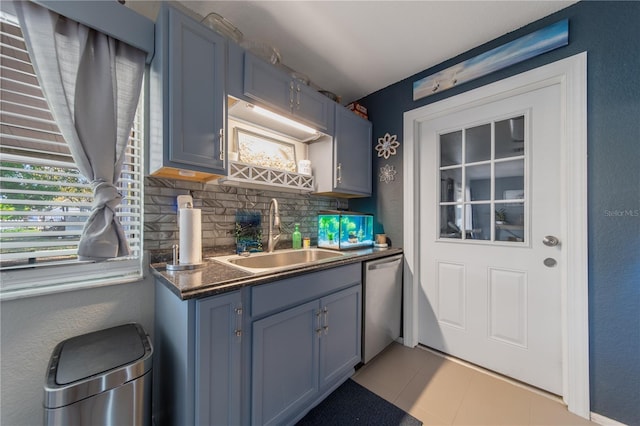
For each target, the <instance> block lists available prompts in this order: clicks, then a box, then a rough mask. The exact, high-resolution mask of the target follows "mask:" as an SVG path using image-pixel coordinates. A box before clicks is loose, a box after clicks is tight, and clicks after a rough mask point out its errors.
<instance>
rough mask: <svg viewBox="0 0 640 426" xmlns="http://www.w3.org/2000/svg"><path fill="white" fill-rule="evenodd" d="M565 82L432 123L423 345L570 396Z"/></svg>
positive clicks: (425, 167)
mask: <svg viewBox="0 0 640 426" xmlns="http://www.w3.org/2000/svg"><path fill="white" fill-rule="evenodd" d="M560 93H561V92H560V85H559V84H555V85H551V86H548V87H544V88H538V89H532V90H531V91H529V92H527V93H524V94H519V95H516V96H513V97H509V98H506V99H503V100H499V101H493V102H490V103H487V104H484V105H480V106H478V105H477V104H476V105H475V106H469V107H466V108H464V107H462V108H459V109H457V110H456V111H453V112H452V113H450V114H448V115H445V116H441V117H439V118H433V119H431V120H429V121H425V122H422V123H421V127H420V130H419V137H420V141H419V143H420V172H419V173H420V179H419V181H420V182H419V187H420V223H421V225H420V231H419V232H420V233H419V236H420V271H421V272H420V286H421V291H420V299H419V302H418V312H419V316H418V320H419V321H420V326H419V336H418V339H419V342H420V343H422V344H424V345H426V346H429V347H432V348H435V349H438V350H440V351H443V352H445V353H448V354H451V355H454V356H456V357H459V358H462V359H464V360H467V361H469V362H471V363H474V364H477V365H480V366H483V367H486V368H488V369H490V370H494V371H496V372H499V373H501V374H504V375H506V376H510V377H513V378H515V379H517V380H520V381H523V382H526V383H529V384H531V385H534V386H536V387H539V388H542V389H545V390H547V391H550V392H552V393H555V394H558V395H561V394H562V383H563V381H562V321H563V318H562V309H561V306H562V305H561V297H562V286H561V278H562V274H563V268H564V267H565V264H566V262H565V261H564V260H563V259H564V254H563V251H564V250H566V247H564V246H563V242H564V240H565V228H566V224H563V223H561V222H562V221H561V215H560V208H561V204H562V202H561V201H562V200H561V194H562V192H561V190H562V187H563V182H562V180H561V178H560V176H561V173H560V167H562V163H561V146H560V145H561V139H562V117H561V113H560V111H561V108H560V106H561V94H560Z"/></svg>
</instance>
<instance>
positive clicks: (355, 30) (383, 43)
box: [127, 0, 576, 103]
mask: <svg viewBox="0 0 640 426" xmlns="http://www.w3.org/2000/svg"><path fill="white" fill-rule="evenodd" d="M575 2H576V1H571V0H569V1H565V0H562V1H540V0H536V1H453V0H450V1H192V0H181V1H180V3H182V4H183V5H185V6H186V7H187V8H189V9H191V10H192V11H194V12H195V13H197V14H198V15H200V16H206V15H207V14H208V13H209V12H216V13H218V14H220V15H222V16H223V17H224V18H226V19H227V20H229V21H230V22H231V23H233V24H234V25H235V26H236V27H237V28H238V29H239V30H240V31H241V32H242V33H243V34H244V39H245V40H247V39H251V40H260V41H263V42H267V43H269V44H271V45H272V46H274V47H275V48H277V49H278V50H279V51H280V53H281V56H282V63H283V64H285V65H286V66H288V67H289V68H292V69H293V70H295V71H298V72H301V73H303V74H306V75H307V76H309V77H310V79H311V82H312V83H313V84H314V85H315V86H318V87H320V88H322V89H324V90H328V91H331V92H333V93H335V94H337V95H339V96H341V97H342V103H346V102H349V101H352V100H355V99H359V98H361V97H363V96H365V95H368V94H370V93H373V92H375V91H377V90H379V89H382V88H384V87H386V86H388V85H390V84H393V83H395V82H397V81H400V80H402V79H404V78H407V77H410V76H411V75H413V74H415V73H417V72H420V71H422V70H425V69H427V68H430V67H432V66H434V65H437V64H439V63H441V62H443V61H445V60H447V59H450V58H452V57H454V56H456V55H458V54H460V53H463V52H465V51H467V50H469V49H472V48H474V47H476V46H479V45H481V44H483V43H485V42H488V41H490V40H493V39H495V38H497V37H499V36H501V35H503V34H506V33H508V32H511V31H514V30H516V29H518V28H520V27H522V26H524V25H526V24H528V23H530V22H533V21H535V20H537V19H540V18H542V17H545V16H547V15H549V14H551V13H553V12H556V11H558V10H560V9H563V8H565V7H567V6H569V5H571V4H573V3H575ZM132 3H134V4H132ZM127 4H128V5H129V6H131V7H132V8H134V9H140V8H141V7H143V8H146V9H147V11H146V12H144V11H143V13H145V14H146V15H147V16H149V14H150V13H157V4H158V2H149V1H144V0H129V1H127ZM149 8H152V9H155V11H154V12H149V11H148V9H149ZM154 16H155V15H154Z"/></svg>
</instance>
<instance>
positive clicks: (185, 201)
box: [166, 195, 204, 271]
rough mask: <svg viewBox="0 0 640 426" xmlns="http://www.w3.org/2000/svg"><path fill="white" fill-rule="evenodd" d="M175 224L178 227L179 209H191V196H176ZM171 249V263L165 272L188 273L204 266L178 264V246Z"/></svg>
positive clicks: (199, 264)
mask: <svg viewBox="0 0 640 426" xmlns="http://www.w3.org/2000/svg"><path fill="white" fill-rule="evenodd" d="M177 203H178V206H177V209H176V210H177V218H176V220H177V222H178V227H179V226H180V209H181V208H193V197H191V195H178V199H177ZM172 249H173V253H172V254H173V261H172V263H167V264H166V268H167V271H188V270H193V269H198V268H202V267H203V266H204V262H201V263H182V264H181V263H179V261H178V245H177V244H174V245H173V246H172Z"/></svg>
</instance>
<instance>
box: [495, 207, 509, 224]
mask: <svg viewBox="0 0 640 426" xmlns="http://www.w3.org/2000/svg"><path fill="white" fill-rule="evenodd" d="M496 223H497V224H498V225H503V224H505V223H507V212H506V210H505V209H499V210H496Z"/></svg>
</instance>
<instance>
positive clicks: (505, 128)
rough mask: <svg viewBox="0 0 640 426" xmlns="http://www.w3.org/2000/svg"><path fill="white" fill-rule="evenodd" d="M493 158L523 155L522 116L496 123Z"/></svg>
mask: <svg viewBox="0 0 640 426" xmlns="http://www.w3.org/2000/svg"><path fill="white" fill-rule="evenodd" d="M495 137H496V142H495V145H496V147H495V152H496V153H495V158H508V157H517V156H520V155H524V116H523V115H521V116H519V117H514V118H510V119H507V120H502V121H497V122H496V135H495Z"/></svg>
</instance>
